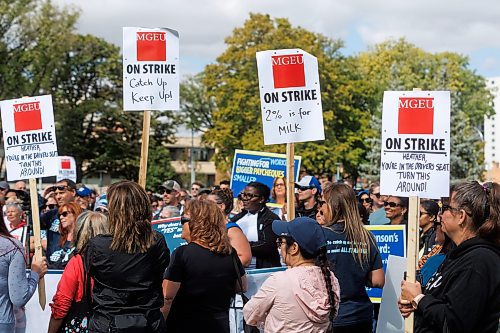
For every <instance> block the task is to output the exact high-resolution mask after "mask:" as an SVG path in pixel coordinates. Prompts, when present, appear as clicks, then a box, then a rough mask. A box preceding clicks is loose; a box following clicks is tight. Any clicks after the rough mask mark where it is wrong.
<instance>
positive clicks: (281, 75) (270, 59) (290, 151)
mask: <svg viewBox="0 0 500 333" xmlns="http://www.w3.org/2000/svg"><path fill="white" fill-rule="evenodd" d="M257 69H258V72H259V91H260V103H261V106H262V126H263V130H264V144H266V145H271V144H281V143H286V144H287V146H286V152H287V153H286V155H287V177H288V180H287V216H288V219H289V220H292V219H293V218H294V217H295V207H294V202H295V198H294V193H295V191H294V182H293V180H294V175H293V172H294V167H293V165H294V154H295V150H294V142H306V141H316V140H324V139H325V131H324V128H323V108H322V105H321V90H320V84H319V73H318V60H317V59H316V57H314V56H312V55H310V54H309V53H307V52H305V51H303V50H301V49H284V50H269V51H262V52H257Z"/></svg>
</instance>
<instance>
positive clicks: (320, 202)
mask: <svg viewBox="0 0 500 333" xmlns="http://www.w3.org/2000/svg"><path fill="white" fill-rule="evenodd" d="M324 204H326V201H324V200H321V199H318V206H319V207H321V206H323V205H324Z"/></svg>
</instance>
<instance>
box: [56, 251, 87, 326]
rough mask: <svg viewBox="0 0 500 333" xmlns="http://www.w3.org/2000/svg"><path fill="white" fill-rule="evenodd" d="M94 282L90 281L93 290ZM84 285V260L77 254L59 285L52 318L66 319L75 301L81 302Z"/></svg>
mask: <svg viewBox="0 0 500 333" xmlns="http://www.w3.org/2000/svg"><path fill="white" fill-rule="evenodd" d="M93 282H94V281H93V280H90V284H91V288H92V286H93ZM84 283H85V281H84V277H83V260H82V256H81V255H79V254H77V255H75V256H74V257H73V258H71V259H70V260H69V262H68V264H67V265H66V268H65V269H64V272H63V274H62V276H61V280H60V281H59V284H58V285H57V291H56V294H55V295H54V298H52V303H50V307H51V308H52V318H54V319H62V318H64V317H66V315H67V314H68V311H69V308H70V307H71V304H72V303H73V301H76V302H78V301H81V299H82V297H83V287H84Z"/></svg>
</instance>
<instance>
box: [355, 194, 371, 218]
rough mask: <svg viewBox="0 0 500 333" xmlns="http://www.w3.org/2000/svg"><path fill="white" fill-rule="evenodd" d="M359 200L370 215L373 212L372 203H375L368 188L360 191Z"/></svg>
mask: <svg viewBox="0 0 500 333" xmlns="http://www.w3.org/2000/svg"><path fill="white" fill-rule="evenodd" d="M358 200H359V203H361V204H362V205H363V207H365V209H366V212H367V213H368V215H370V214H371V213H372V203H373V200H372V198H370V192H368V190H363V191H361V192H359V193H358Z"/></svg>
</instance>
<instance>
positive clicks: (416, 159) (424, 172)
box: [380, 91, 450, 198]
mask: <svg viewBox="0 0 500 333" xmlns="http://www.w3.org/2000/svg"><path fill="white" fill-rule="evenodd" d="M449 181H450V93H449V92H448V91H386V92H385V93H384V105H383V113H382V149H381V164H380V192H381V193H382V194H385V195H397V196H420V197H424V198H440V197H446V196H448V195H449V190H448V189H449Z"/></svg>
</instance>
